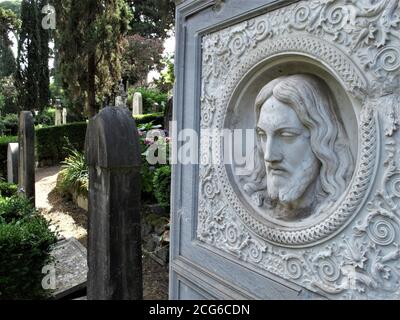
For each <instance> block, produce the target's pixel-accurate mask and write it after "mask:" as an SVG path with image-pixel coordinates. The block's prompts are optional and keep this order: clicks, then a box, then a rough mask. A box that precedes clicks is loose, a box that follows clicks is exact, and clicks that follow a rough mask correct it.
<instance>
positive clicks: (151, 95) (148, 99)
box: [128, 87, 168, 113]
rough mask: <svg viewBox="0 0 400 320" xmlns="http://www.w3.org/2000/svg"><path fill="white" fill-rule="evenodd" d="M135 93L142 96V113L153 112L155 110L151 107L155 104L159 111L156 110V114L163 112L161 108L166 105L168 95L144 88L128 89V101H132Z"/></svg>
mask: <svg viewBox="0 0 400 320" xmlns="http://www.w3.org/2000/svg"><path fill="white" fill-rule="evenodd" d="M135 92H140V93H141V94H142V97H143V112H144V113H150V112H155V110H153V105H154V104H155V103H157V104H158V105H159V110H156V112H162V111H163V110H162V106H163V105H166V104H167V102H168V94H166V93H163V92H161V91H160V90H158V89H151V88H145V87H139V88H136V89H130V90H129V91H128V94H129V98H128V101H132V99H133V95H134V94H135Z"/></svg>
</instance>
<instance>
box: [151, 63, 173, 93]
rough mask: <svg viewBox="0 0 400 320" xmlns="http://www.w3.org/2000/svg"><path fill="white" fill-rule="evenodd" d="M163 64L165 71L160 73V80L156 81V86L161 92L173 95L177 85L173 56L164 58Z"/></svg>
mask: <svg viewBox="0 0 400 320" xmlns="http://www.w3.org/2000/svg"><path fill="white" fill-rule="evenodd" d="M162 64H163V66H164V70H163V71H161V73H160V75H161V77H160V79H159V80H155V84H156V85H157V88H158V89H159V90H160V91H161V92H167V93H168V94H169V95H172V89H173V87H174V83H175V74H174V72H175V71H174V56H173V55H172V56H167V57H165V58H163V60H162Z"/></svg>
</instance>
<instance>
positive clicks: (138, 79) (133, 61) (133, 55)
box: [122, 34, 164, 85]
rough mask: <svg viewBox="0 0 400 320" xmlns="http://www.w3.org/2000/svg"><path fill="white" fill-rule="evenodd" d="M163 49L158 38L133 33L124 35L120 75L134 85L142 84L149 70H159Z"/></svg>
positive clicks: (161, 42)
mask: <svg viewBox="0 0 400 320" xmlns="http://www.w3.org/2000/svg"><path fill="white" fill-rule="evenodd" d="M163 51H164V45H163V41H162V39H160V38H157V39H153V38H145V37H142V36H141V35H138V34H134V35H132V36H128V37H126V45H125V47H124V53H123V56H122V77H123V79H125V80H128V81H129V83H131V84H134V85H144V84H145V83H146V81H147V75H148V74H149V72H150V71H151V70H158V71H161V67H162V64H161V60H162V54H163Z"/></svg>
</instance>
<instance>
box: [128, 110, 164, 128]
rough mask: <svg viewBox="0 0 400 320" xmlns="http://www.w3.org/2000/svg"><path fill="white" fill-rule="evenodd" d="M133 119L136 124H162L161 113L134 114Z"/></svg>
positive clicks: (162, 116)
mask: <svg viewBox="0 0 400 320" xmlns="http://www.w3.org/2000/svg"><path fill="white" fill-rule="evenodd" d="M133 118H134V119H135V122H136V125H137V126H138V125H141V124H146V123H150V122H153V124H154V125H155V126H163V125H164V115H163V114H162V113H148V114H141V115H136V116H134V117H133Z"/></svg>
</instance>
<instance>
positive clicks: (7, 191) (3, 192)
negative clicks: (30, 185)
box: [0, 180, 18, 198]
mask: <svg viewBox="0 0 400 320" xmlns="http://www.w3.org/2000/svg"><path fill="white" fill-rule="evenodd" d="M17 191H18V186H17V185H16V184H13V183H7V182H5V181H1V180H0V197H5V198H9V197H12V196H15V195H16V194H17Z"/></svg>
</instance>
